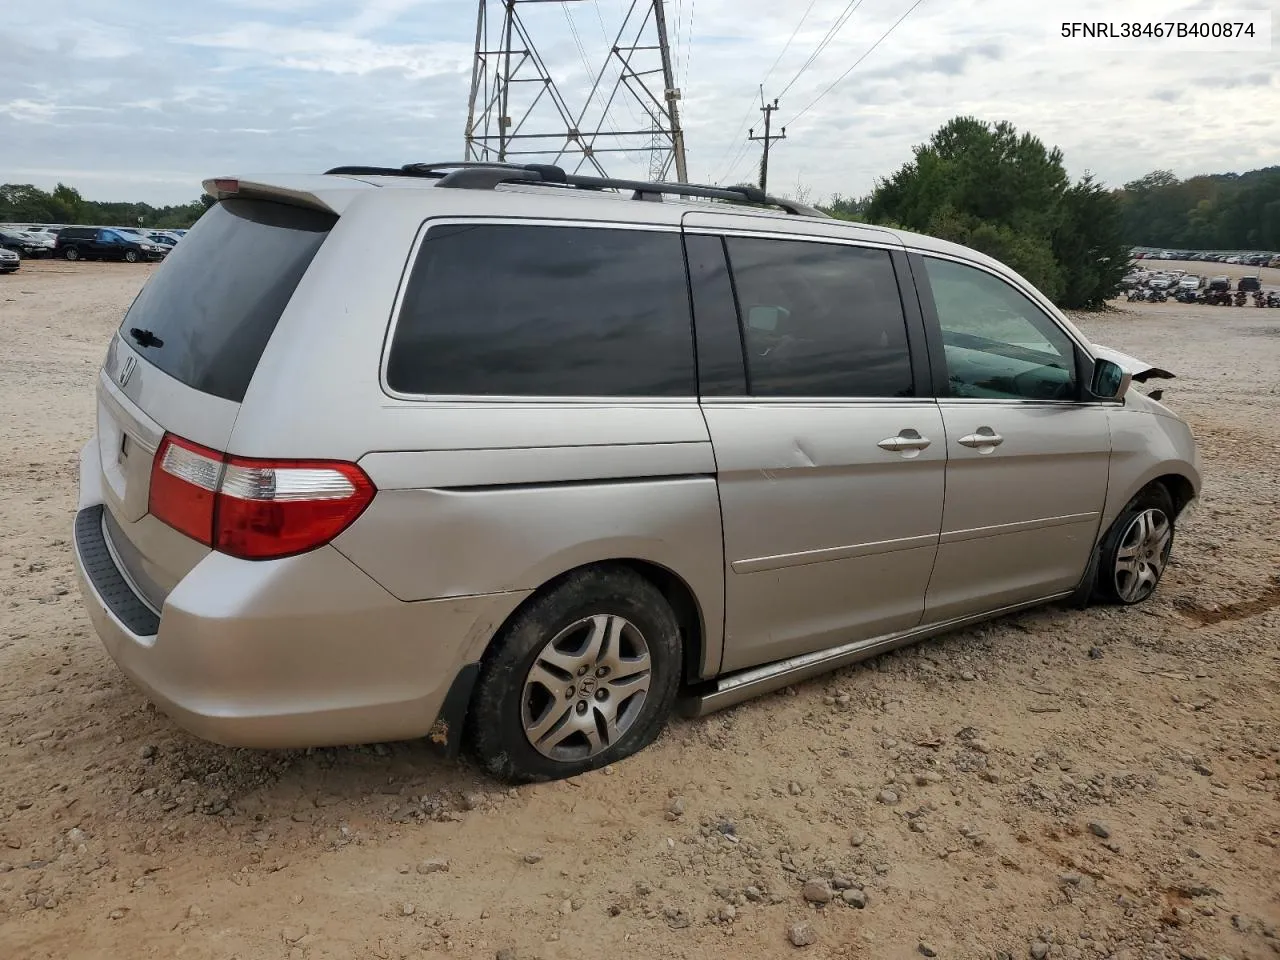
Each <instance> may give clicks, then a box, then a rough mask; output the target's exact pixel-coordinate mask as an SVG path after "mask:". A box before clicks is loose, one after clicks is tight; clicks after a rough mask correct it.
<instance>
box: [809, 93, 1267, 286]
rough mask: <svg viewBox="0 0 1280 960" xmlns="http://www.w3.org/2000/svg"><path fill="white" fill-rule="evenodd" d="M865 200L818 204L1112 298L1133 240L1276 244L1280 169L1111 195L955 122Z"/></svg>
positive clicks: (1145, 184) (1039, 145) (1033, 145)
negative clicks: (950, 243)
mask: <svg viewBox="0 0 1280 960" xmlns="http://www.w3.org/2000/svg"><path fill="white" fill-rule="evenodd" d="M913 153H914V157H913V159H912V160H911V161H909V162H908V163H906V164H904V165H903V166H902V167H901V168H900V169H899V170H898V171H896V172H895V173H894V174H892V175H891V176H889V177H887V178H885V179H882V180H880V181H879V182H878V183H877V184H876V187H875V189H874V190H873V191H872V192H871V193H870V194H869V195H868V196H866V197H862V198H850V197H842V196H837V197H835V198H834V200H833V201H832V202H831V203H830V204H829V205H827V206H826V207H825V208H824V209H826V211H827V212H828V213H830V214H831V215H832V216H836V217H840V218H842V219H847V220H858V221H863V222H867V223H875V224H882V225H886V226H893V227H899V228H901V229H906V230H912V231H915V232H917V233H924V234H929V235H931V236H935V237H939V238H941V239H944V240H952V241H955V242H956V243H961V244H964V245H966V246H969V247H973V248H974V249H976V250H980V251H982V252H983V253H986V254H988V255H989V256H992V257H995V258H996V259H997V260H1000V261H1002V262H1004V263H1006V264H1008V265H1009V266H1011V267H1012V268H1013V269H1015V270H1016V271H1018V272H1019V273H1020V274H1022V275H1023V276H1024V277H1026V278H1027V279H1028V280H1029V281H1031V282H1032V283H1033V284H1035V285H1036V286H1037V287H1039V288H1040V290H1042V291H1043V292H1044V293H1045V294H1046V295H1047V296H1049V297H1050V298H1051V299H1052V300H1053V301H1054V302H1055V303H1057V304H1058V305H1059V306H1063V307H1067V308H1071V309H1089V308H1095V307H1099V306H1101V305H1102V304H1103V303H1104V302H1105V301H1106V300H1108V299H1110V298H1111V297H1113V296H1115V295H1116V293H1117V292H1118V290H1119V284H1120V279H1121V278H1122V277H1123V276H1124V274H1125V272H1126V270H1127V269H1128V266H1129V263H1130V255H1129V252H1130V250H1131V249H1132V248H1133V247H1134V246H1165V247H1183V248H1190V249H1220V250H1221V249H1240V250H1244V249H1257V250H1276V249H1280V167H1270V168H1267V169H1265V170H1255V171H1253V172H1251V173H1247V174H1242V175H1236V174H1222V175H1216V176H1202V177H1193V178H1191V179H1190V180H1185V181H1180V180H1178V179H1177V178H1176V177H1175V176H1174V175H1173V174H1171V173H1168V172H1167V171H1157V172H1156V173H1152V174H1148V175H1147V176H1146V177H1143V178H1141V179H1140V180H1136V181H1134V182H1132V183H1128V184H1125V186H1124V187H1123V188H1121V189H1115V190H1109V189H1107V188H1106V187H1104V186H1103V185H1102V184H1101V183H1099V182H1098V181H1097V180H1096V179H1095V178H1094V177H1093V176H1091V175H1089V174H1085V176H1083V177H1081V178H1080V179H1079V180H1077V181H1075V182H1072V181H1071V179H1070V177H1068V175H1067V172H1066V168H1065V166H1064V165H1063V156H1062V151H1061V150H1059V149H1058V148H1056V147H1054V148H1052V149H1050V148H1048V147H1046V146H1045V144H1044V143H1043V142H1042V141H1041V140H1039V139H1038V138H1037V137H1035V136H1033V135H1031V134H1028V133H1021V134H1020V133H1019V132H1018V131H1017V130H1016V129H1015V128H1014V127H1013V125H1012V124H1009V123H996V124H991V123H986V122H983V121H981V120H978V119H975V118H973V117H956V118H955V119H953V120H951V121H949V122H948V123H947V124H945V125H944V126H943V127H942V128H941V129H939V130H938V131H937V133H935V134H934V135H933V136H932V137H931V138H930V139H929V141H928V142H927V143H924V144H921V145H919V146H917V147H915V148H914V150H913Z"/></svg>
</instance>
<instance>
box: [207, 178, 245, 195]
mask: <svg viewBox="0 0 1280 960" xmlns="http://www.w3.org/2000/svg"><path fill="white" fill-rule="evenodd" d="M213 189H214V191H215V192H216V194H217V197H218V199H219V200H225V199H227V198H228V197H234V196H235V195H236V194H237V193H239V192H240V181H239V180H233V179H231V178H230V177H219V178H218V179H216V180H214V181H213Z"/></svg>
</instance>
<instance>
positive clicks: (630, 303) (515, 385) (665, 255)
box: [178, 223, 696, 397]
mask: <svg viewBox="0 0 1280 960" xmlns="http://www.w3.org/2000/svg"><path fill="white" fill-rule="evenodd" d="M188 242H190V241H189V240H184V241H183V243H188ZM178 249H181V245H179V247H178ZM387 384H388V386H390V387H391V389H393V390H395V391H397V392H400V393H408V394H416V395H425V394H442V395H448V394H460V395H468V396H547V397H691V396H694V395H695V394H696V387H695V374H694V360H693V329H692V323H691V320H690V313H689V294H688V287H687V284H686V282H685V269H684V256H683V252H682V250H681V244H680V236H679V234H676V233H663V232H655V231H644V230H622V229H611V228H589V227H544V226H521V225H509V224H479V223H477V224H461V225H448V226H439V227H432V228H431V229H430V230H429V231H428V233H427V236H426V239H425V240H424V241H423V243H422V247H421V249H420V251H419V253H418V258H417V262H416V263H415V264H414V266H413V272H412V273H411V275H410V277H409V283H408V287H407V289H406V291H405V297H404V303H403V305H402V307H401V310H400V318H399V320H398V321H397V323H396V329H395V335H394V337H393V338H392V343H391V353H390V358H389V360H388V364H387Z"/></svg>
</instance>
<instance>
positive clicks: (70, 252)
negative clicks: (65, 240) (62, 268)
mask: <svg viewBox="0 0 1280 960" xmlns="http://www.w3.org/2000/svg"><path fill="white" fill-rule="evenodd" d="M62 255H63V256H64V257H66V258H67V259H68V260H79V259H80V248H79V247H66V248H64V249H63V251H62Z"/></svg>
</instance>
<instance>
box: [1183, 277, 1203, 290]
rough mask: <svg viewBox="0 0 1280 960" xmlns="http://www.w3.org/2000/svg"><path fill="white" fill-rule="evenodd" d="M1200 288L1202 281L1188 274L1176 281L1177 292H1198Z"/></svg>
mask: <svg viewBox="0 0 1280 960" xmlns="http://www.w3.org/2000/svg"><path fill="white" fill-rule="evenodd" d="M1202 286H1204V281H1203V280H1202V279H1200V278H1199V277H1196V276H1192V275H1190V274H1188V275H1187V276H1185V277H1183V278H1182V279H1181V280H1179V281H1178V289H1179V290H1199V289H1200V288H1201V287H1202Z"/></svg>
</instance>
